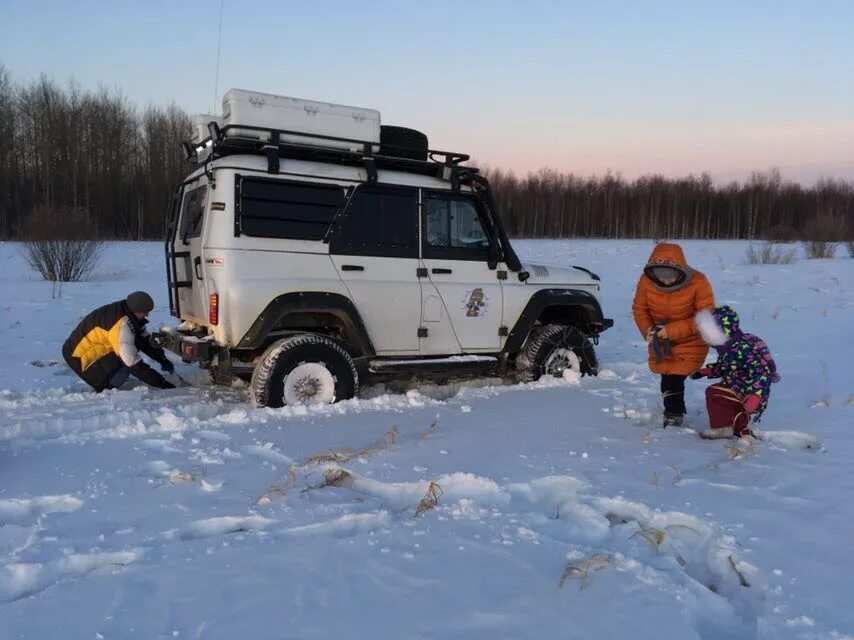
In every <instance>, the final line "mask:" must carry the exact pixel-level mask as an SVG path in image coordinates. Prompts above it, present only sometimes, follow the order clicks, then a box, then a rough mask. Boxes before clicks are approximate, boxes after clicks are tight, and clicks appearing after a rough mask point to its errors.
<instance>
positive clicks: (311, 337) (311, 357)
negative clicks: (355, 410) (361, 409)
mask: <svg viewBox="0 0 854 640" xmlns="http://www.w3.org/2000/svg"><path fill="white" fill-rule="evenodd" d="M249 389H250V395H251V398H252V404H253V405H254V406H256V407H273V408H277V407H283V406H285V405H286V404H328V403H332V402H336V401H338V400H346V399H348V398H352V397H354V396H355V395H356V394H357V393H358V392H359V374H358V372H357V371H356V365H355V363H354V362H353V359H352V358H351V357H350V354H348V353H347V352H346V351H345V350H344V349H343V348H342V347H341V345H339V344H338V343H337V342H335V341H334V340H330V339H329V338H327V337H325V336H320V335H315V334H304V335H298V336H292V337H290V338H285V339H283V340H279V341H277V342H274V343H273V344H271V345H270V346H269V347H268V348H267V350H266V351H265V352H264V355H262V356H261V360H260V361H259V362H258V365H257V366H256V367H255V370H254V371H253V372H252V380H251V382H250V384H249Z"/></svg>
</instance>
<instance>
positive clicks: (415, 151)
mask: <svg viewBox="0 0 854 640" xmlns="http://www.w3.org/2000/svg"><path fill="white" fill-rule="evenodd" d="M380 155H384V156H393V157H395V158H408V159H410V160H426V159H427V136H426V135H424V134H423V133H421V132H420V131H416V130H415V129H409V128H407V127H394V126H391V125H386V124H384V125H382V126H381V127H380Z"/></svg>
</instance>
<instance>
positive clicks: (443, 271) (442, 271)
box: [431, 268, 453, 273]
mask: <svg viewBox="0 0 854 640" xmlns="http://www.w3.org/2000/svg"><path fill="white" fill-rule="evenodd" d="M431 271H432V272H433V273H453V271H452V270H451V269H439V268H436V269H431Z"/></svg>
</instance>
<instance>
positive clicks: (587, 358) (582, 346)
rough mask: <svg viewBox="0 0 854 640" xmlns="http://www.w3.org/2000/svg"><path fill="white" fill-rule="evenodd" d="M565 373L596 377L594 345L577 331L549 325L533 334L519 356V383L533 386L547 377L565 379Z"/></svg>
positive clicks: (574, 328) (517, 368)
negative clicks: (540, 379) (573, 372)
mask: <svg viewBox="0 0 854 640" xmlns="http://www.w3.org/2000/svg"><path fill="white" fill-rule="evenodd" d="M564 369H571V370H574V371H577V372H578V373H580V374H581V375H587V376H595V375H596V374H597V373H598V372H599V362H598V361H597V360H596V351H595V350H594V349H593V343H591V342H590V340H589V339H587V338H586V337H585V336H584V334H583V333H581V331H579V330H578V329H577V328H576V327H567V326H565V325H560V324H549V325H546V326H544V327H537V328H536V329H534V330H533V331H531V335H530V336H528V340H527V341H526V342H525V345H524V346H523V347H522V351H520V352H519V355H517V356H516V375H517V377H518V379H519V382H533V381H534V380H538V379H539V378H540V377H541V376H544V375H547V374H549V375H553V376H555V377H561V376H562V375H563V371H564Z"/></svg>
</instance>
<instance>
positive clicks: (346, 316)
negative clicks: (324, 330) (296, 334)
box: [235, 291, 376, 357]
mask: <svg viewBox="0 0 854 640" xmlns="http://www.w3.org/2000/svg"><path fill="white" fill-rule="evenodd" d="M312 311H313V312H319V313H329V314H332V315H334V316H335V317H337V318H338V319H340V320H341V321H342V322H343V324H344V326H345V327H346V329H347V332H348V334H350V337H351V338H352V340H353V341H354V344H353V346H354V347H356V348H357V349H358V350H359V351H360V352H361V355H363V356H368V357H370V356H373V355H374V354H375V353H376V352H375V351H374V345H373V343H372V342H371V338H370V336H369V335H368V330H367V329H366V328H365V323H364V322H363V321H362V316H361V315H359V311H358V310H357V309H356V306H355V305H354V304H353V302H352V301H351V300H350V299H349V298H347V297H346V296H342V295H341V294H338V293H328V292H325V291H299V292H293V293H284V294H282V295H280V296H276V297H275V298H273V299H272V300H271V301H270V303H269V304H268V305H267V306H266V307H265V308H264V310H263V311H262V312H261V313H260V315H259V316H258V318H256V320H255V322H253V323H252V326H251V327H249V331H247V332H246V335H244V336H243V338H241V340H240V342H238V343H237V346H236V347H235V348H236V349H258V348H260V347H262V346H264V340H265V338H266V337H267V335H268V334H269V333H270V331H272V330H273V327H275V326H276V324H277V323H278V322H279V321H280V320H281V319H282V318H284V317H285V316H287V315H288V314H290V313H296V312H312Z"/></svg>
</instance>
